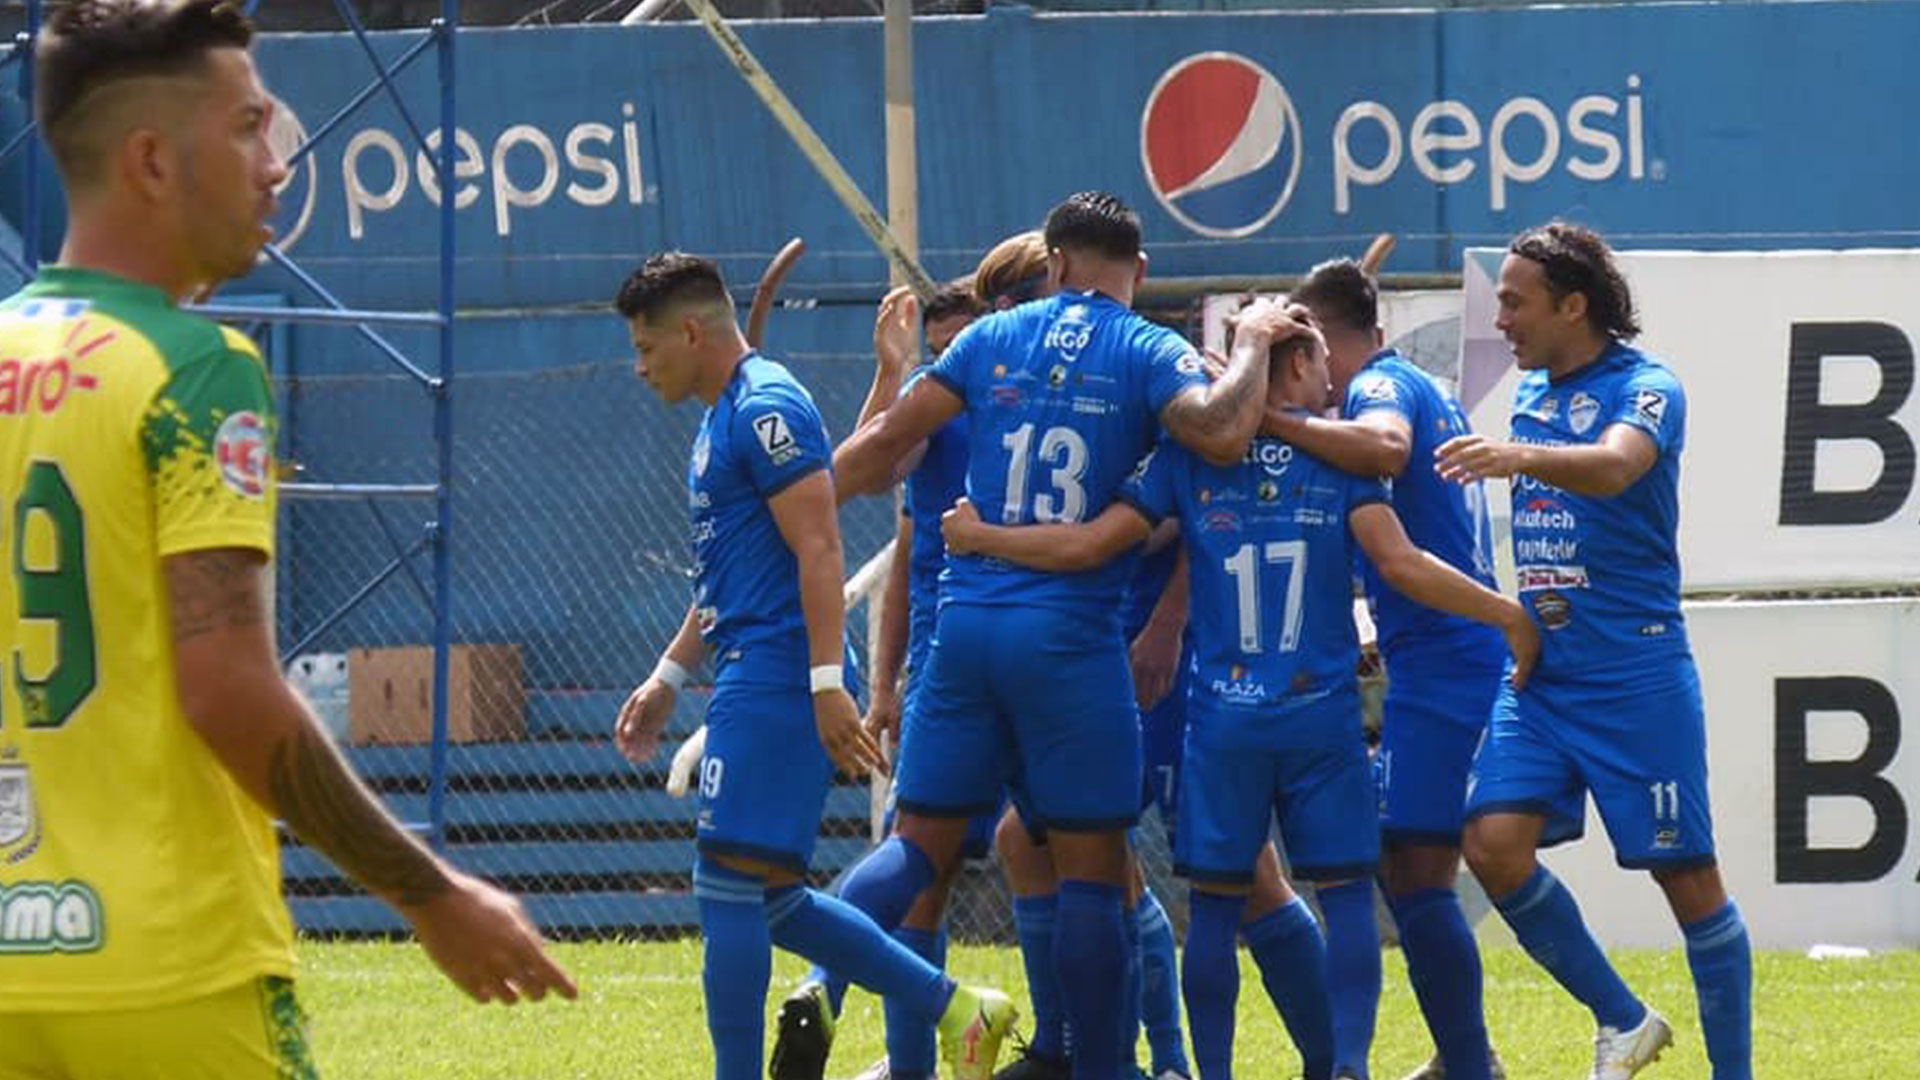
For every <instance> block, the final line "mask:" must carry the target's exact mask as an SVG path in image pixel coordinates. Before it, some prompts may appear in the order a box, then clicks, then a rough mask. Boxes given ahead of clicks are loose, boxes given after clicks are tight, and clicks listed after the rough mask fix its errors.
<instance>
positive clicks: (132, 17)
mask: <svg viewBox="0 0 1920 1080" xmlns="http://www.w3.org/2000/svg"><path fill="white" fill-rule="evenodd" d="M252 41H253V23H252V22H251V21H249V20H248V19H247V17H246V15H244V14H243V13H242V12H241V10H240V5H239V4H237V3H234V2H233V0H165V2H160V3H155V2H153V0H73V2H72V3H68V4H66V5H64V6H61V7H58V8H55V9H54V12H53V16H52V17H51V18H50V19H48V21H47V25H46V26H45V27H44V28H43V29H42V30H41V31H40V37H39V40H38V41H36V42H35V44H34V53H33V83H34V99H33V107H34V108H33V111H34V120H35V121H36V122H37V123H38V124H39V126H40V132H41V134H42V135H43V136H44V137H45V138H46V140H47V145H48V147H49V148H51V149H52V151H53V159H54V162H55V163H56V164H57V165H58V166H59V167H60V172H61V174H62V175H63V176H65V177H66V179H67V181H68V183H69V184H73V183H85V182H87V181H90V180H91V179H92V178H93V176H94V174H95V173H96V172H97V171H98V168H99V164H100V163H99V162H98V161H97V160H90V159H91V158H95V157H98V154H97V153H90V152H89V144H88V140H87V138H86V134H87V131H86V128H87V123H86V121H87V112H88V110H87V109H85V108H83V107H82V106H83V105H84V104H85V103H86V101H87V100H88V98H90V97H92V96H93V95H95V94H97V93H98V92H99V91H100V90H102V89H103V88H105V87H107V86H110V85H111V84H113V83H116V82H120V81H123V80H126V79H137V78H152V77H155V76H178V75H188V74H194V73H197V72H199V71H202V70H204V65H205V63H206V58H207V54H208V53H209V52H211V51H213V50H214V49H227V48H232V49H245V48H246V47H247V46H248V45H249V44H250V43H251V42H252Z"/></svg>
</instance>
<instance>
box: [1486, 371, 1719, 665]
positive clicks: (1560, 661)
mask: <svg viewBox="0 0 1920 1080" xmlns="http://www.w3.org/2000/svg"><path fill="white" fill-rule="evenodd" d="M1686 422H1687V401H1686V397H1685V395H1684V394H1683V393H1682V391H1681V389H1680V381H1679V380H1678V379H1676V378H1674V376H1673V373H1672V372H1671V371H1668V370H1667V369H1666V367H1665V366H1663V365H1661V364H1659V363H1658V362H1656V361H1654V360H1651V359H1649V358H1648V357H1647V356H1646V355H1645V354H1643V353H1641V352H1640V351H1639V350H1638V349H1634V348H1630V347H1628V346H1626V345H1622V344H1620V343H1617V342H1616V343H1614V344H1612V345H1609V346H1608V347H1607V350H1606V351H1605V352H1603V353H1601V354H1600V358H1599V359H1598V360H1596V361H1594V362H1593V363H1591V364H1588V365H1587V366H1586V367H1583V368H1581V369H1580V370H1578V371H1576V372H1574V373H1573V374H1572V375H1570V376H1568V377H1567V378H1565V379H1562V380H1558V381H1555V380H1552V379H1549V378H1548V376H1547V373H1546V372H1545V371H1532V372H1528V373H1527V374H1526V375H1525V376H1524V377H1522V378H1521V380H1520V387H1519V389H1518V391H1517V392H1516V393H1515V397H1514V412H1513V438H1514V441H1516V442H1523V443H1533V444H1536V445H1540V446H1585V445H1589V444H1592V443H1595V442H1598V441H1599V440H1600V436H1601V433H1602V432H1604V431H1606V430H1607V429H1608V428H1609V427H1612V426H1613V425H1615V424H1628V425H1631V426H1633V427H1635V428H1638V429H1639V430H1640V431H1642V432H1643V433H1645V434H1646V435H1647V436H1648V437H1650V438H1651V439H1652V440H1653V442H1654V445H1655V446H1656V447H1657V448H1658V450H1659V458H1658V459H1657V460H1656V461H1655V462H1654V464H1653V467H1652V468H1650V469H1648V470H1647V472H1646V474H1645V475H1643V476H1641V477H1640V479H1638V480H1636V481H1634V483H1633V486H1631V487H1629V488H1627V490H1625V491H1623V492H1621V493H1620V494H1619V495H1616V496H1614V497H1612V498H1598V497H1592V496H1586V495H1575V494H1573V493H1572V492H1569V491H1562V490H1561V489H1559V488H1557V487H1554V486H1553V485H1551V484H1547V483H1544V482H1542V481H1540V480H1536V479H1534V478H1533V477H1531V476H1516V477H1514V479H1513V560H1514V566H1515V571H1516V574H1517V576H1518V579H1519V583H1520V598H1521V600H1522V602H1523V604H1524V606H1525V607H1526V609H1527V610H1528V611H1529V612H1530V613H1531V614H1532V615H1533V619H1534V621H1535V622H1536V623H1538V624H1539V626H1540V630H1541V635H1540V636H1541V639H1542V649H1541V654H1540V663H1539V666H1538V667H1537V668H1536V669H1535V673H1534V678H1536V679H1540V680H1568V679H1577V680H1595V679H1603V680H1604V679H1613V678H1616V677H1619V676H1623V675H1638V674H1641V673H1644V672H1645V671H1646V670H1648V668H1647V667H1646V665H1647V664H1649V663H1650V662H1656V661H1663V660H1670V659H1674V658H1680V657H1685V656H1687V655H1688V649H1687V636H1686V624H1685V623H1684V622H1683V621H1682V619H1681V615H1680V553H1679V549H1678V546H1677V545H1676V543H1675V533H1676V531H1677V529H1678V527H1679V523H1680V498H1679V488H1680V451H1681V448H1682V446H1683V445H1684V444H1685V441H1686Z"/></svg>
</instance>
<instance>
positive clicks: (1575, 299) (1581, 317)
mask: <svg viewBox="0 0 1920 1080" xmlns="http://www.w3.org/2000/svg"><path fill="white" fill-rule="evenodd" d="M1553 307H1554V310H1555V311H1558V312H1559V313H1560V315H1561V317H1562V318H1564V319H1566V320H1567V321H1568V322H1574V323H1583V322H1586V321H1587V294H1586V293H1583V292H1570V293H1568V294H1567V295H1565V296H1563V297H1561V298H1560V299H1559V300H1557V301H1555V302H1554V305H1553Z"/></svg>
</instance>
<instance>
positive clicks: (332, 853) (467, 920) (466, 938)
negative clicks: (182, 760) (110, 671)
mask: <svg viewBox="0 0 1920 1080" xmlns="http://www.w3.org/2000/svg"><path fill="white" fill-rule="evenodd" d="M164 565H165V570H166V577H167V587H168V595H169V599H170V603H171V610H172V617H173V645H174V674H175V678H176V681H177V682H178V684H179V689H180V703H181V706H182V708H183V710H184V711H185V713H186V716H187V720H188V722H189V723H190V724H192V725H193V728H194V730H195V731H196V732H198V733H199V735H200V737H201V739H203V740H204V741H205V742H206V744H207V746H208V747H209V748H210V749H212V751H213V753H214V756H215V757H217V758H219V760H220V763H221V764H222V765H223V766H224V767H225V768H226V770H227V772H228V773H229V774H230V775H231V776H232V777H233V779H234V781H235V782H236V783H238V784H239V785H240V786H241V787H242V788H243V789H244V790H245V791H246V792H247V793H248V794H249V795H251V796H252V797H253V798H254V799H255V800H257V801H258V802H259V803H260V804H261V805H262V806H265V807H266V808H267V810H268V811H269V812H270V813H273V814H276V815H278V816H279V817H280V818H281V820H283V821H285V822H286V823H287V826H288V827H289V828H291V829H292V830H293V831H294V833H295V834H297V835H298V836H299V837H300V839H301V840H302V841H304V842H305V843H307V844H309V845H311V846H312V847H315V848H318V849H319V850H320V851H321V852H323V853H325V854H326V856H327V857H328V858H330V859H332V860H333V861H334V863H335V864H336V865H338V866H339V867H340V868H341V869H342V870H344V871H346V873H347V874H349V875H351V876H352V877H353V878H354V880H356V881H358V882H359V883H360V884H361V885H363V886H365V887H366V888H367V889H368V890H369V891H371V892H373V893H375V894H376V895H378V896H379V897H381V898H382V899H384V900H386V901H387V902H388V903H390V904H392V905H394V907H396V908H397V909H399V911H400V913H401V914H403V915H405V916H406V917H407V920H408V921H409V922H411V923H412V924H413V926H414V929H415V931H416V932H417V933H418V934H419V937H420V941H421V944H422V945H423V946H425V947H426V949H427V952H428V954H429V955H430V956H432V958H433V960H434V962H435V963H437V964H439V965H440V968H441V970H443V971H445V972H446V974H447V976H448V977H449V978H451V979H452V980H453V981H454V982H455V983H456V984H458V985H459V986H460V987H461V989H463V990H465V991H466V992H467V993H468V994H469V995H471V996H472V997H474V998H475V999H476V1000H480V1001H489V1000H495V999H498V1000H501V1001H505V1002H508V1003H512V1002H513V1001H515V1000H517V999H518V998H519V996H520V995H523V994H524V995H526V996H529V997H532V998H534V999H535V1000H538V999H540V998H542V997H544V996H545V995H546V992H547V990H549V989H553V990H557V991H558V992H560V993H561V994H563V995H564V996H566V997H573V996H574V987H573V983H572V982H571V981H570V980H569V979H568V978H567V976H566V973H565V972H563V971H561V970H560V969H559V968H558V967H556V966H555V965H554V964H553V962H552V961H551V960H549V959H547V957H546V955H545V953H544V952H543V950H542V949H541V943H540V937H539V934H538V933H537V932H535V931H534V929H533V927H532V925H531V924H530V923H529V922H528V921H527V919H526V916H525V915H524V914H523V913H522V912H521V910H520V905H519V903H518V902H517V901H515V900H514V899H513V897H511V896H509V895H507V894H506V893H503V892H501V891H499V890H497V889H495V888H493V887H492V886H491V885H488V884H486V883H485V882H482V881H480V880H478V879H476V878H472V877H468V876H467V875H465V874H462V873H460V872H459V871H457V870H455V869H454V868H453V867H451V866H449V865H447V864H446V863H444V862H442V861H441V860H440V859H439V858H437V857H436V856H434V855H433V853H432V852H430V851H428V850H427V848H426V846H425V845H423V844H422V843H420V841H419V840H417V839H416V838H414V837H413V836H412V835H411V834H410V833H409V832H408V831H407V830H406V829H405V828H404V827H402V826H401V825H400V823H399V822H397V821H395V820H394V818H393V817H392V815H390V814H388V813H387V811H386V809H385V808H384V807H382V806H381V805H380V803H379V801H378V800H377V799H375V798H374V796H373V794H372V793H371V792H370V791H368V790H367V788H366V787H365V786H364V785H363V784H361V783H360V781H359V780H358V779H356V778H355V777H354V775H353V773H352V771H351V770H350V769H349V768H348V767H347V764H346V761H345V760H344V759H343V758H342V757H341V756H340V753H339V751H338V750H336V749H335V748H334V746H333V743H332V741H331V740H330V739H329V738H328V737H327V734H326V732H325V731H324V730H322V729H321V727H320V725H319V722H318V721H317V720H316V719H315V718H314V716H313V714H312V713H311V712H310V711H309V710H308V709H307V706H306V703H305V702H303V701H301V700H300V697H299V695H298V694H296V693H294V691H293V689H292V688H291V687H290V686H288V685H287V683H286V680H285V679H284V678H283V677H282V676H281V673H280V665H279V661H278V659H277V658H276V656H275V652H274V642H273V622H272V594H271V588H272V586H271V584H270V582H271V568H270V566H269V564H268V562H267V560H266V557H265V556H264V555H263V554H261V553H260V552H258V551H252V550H248V549H242V548H216V549H209V550H204V551H191V552H187V553H184V554H180V555H174V556H170V557H168V558H167V559H166V560H165V564H164Z"/></svg>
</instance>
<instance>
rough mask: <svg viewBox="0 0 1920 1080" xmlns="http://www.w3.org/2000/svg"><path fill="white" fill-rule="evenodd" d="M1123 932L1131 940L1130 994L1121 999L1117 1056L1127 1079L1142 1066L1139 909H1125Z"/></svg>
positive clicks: (1129, 944)
mask: <svg viewBox="0 0 1920 1080" xmlns="http://www.w3.org/2000/svg"><path fill="white" fill-rule="evenodd" d="M1120 931H1121V933H1123V934H1125V935H1126V938H1127V953H1126V962H1127V977H1126V979H1125V983H1126V991H1125V994H1124V995H1123V996H1122V997H1121V998H1120V1033H1119V1034H1120V1041H1119V1042H1118V1043H1117V1044H1115V1046H1114V1052H1115V1053H1117V1054H1119V1055H1120V1064H1121V1066H1122V1067H1123V1068H1124V1069H1125V1070H1126V1072H1125V1073H1124V1074H1123V1075H1126V1076H1132V1075H1133V1074H1134V1072H1135V1071H1136V1070H1138V1068H1139V1066H1140V915H1139V909H1137V908H1135V909H1126V908H1122V909H1121V912H1120Z"/></svg>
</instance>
